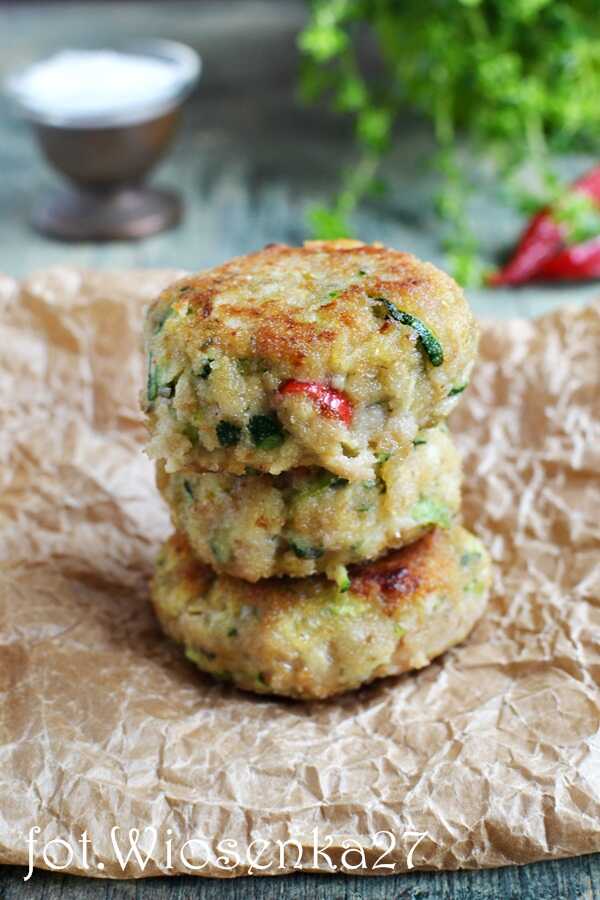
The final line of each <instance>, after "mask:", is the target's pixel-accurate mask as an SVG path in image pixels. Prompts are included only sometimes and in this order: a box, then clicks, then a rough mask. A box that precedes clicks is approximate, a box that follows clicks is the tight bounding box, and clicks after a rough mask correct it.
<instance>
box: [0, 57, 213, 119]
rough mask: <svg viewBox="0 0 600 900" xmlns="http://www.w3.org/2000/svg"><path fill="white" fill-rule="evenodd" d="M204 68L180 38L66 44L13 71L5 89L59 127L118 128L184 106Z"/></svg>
mask: <svg viewBox="0 0 600 900" xmlns="http://www.w3.org/2000/svg"><path fill="white" fill-rule="evenodd" d="M200 71H201V60H200V57H199V56H198V54H197V53H196V52H195V51H194V50H193V49H192V48H191V47H187V46H186V45H185V44H180V43H177V42H176V41H166V40H152V41H140V42H134V43H129V44H127V46H125V47H123V48H122V49H102V48H99V49H81V50H79V49H77V50H76V49H72V50H71V49H65V50H61V51H59V52H57V53H54V54H53V55H51V56H49V57H46V58H45V59H42V60H40V61H39V62H35V63H32V64H31V65H29V66H27V67H26V68H24V69H21V70H20V71H18V72H16V73H15V74H13V75H12V76H10V77H9V78H8V79H7V81H6V83H5V89H6V92H7V94H8V96H9V97H10V98H11V100H12V102H13V104H14V105H15V107H16V109H17V111H18V112H19V113H20V115H21V116H23V117H24V118H26V119H29V120H30V121H32V122H34V123H36V124H39V125H50V126H54V127H59V128H107V127H108V128H113V127H119V126H129V125H135V124H138V123H140V122H146V121H148V120H150V119H155V118H157V117H159V116H161V115H163V114H164V113H167V112H169V111H170V110H172V109H174V108H175V107H177V106H179V105H180V104H181V102H182V101H183V100H184V99H185V97H186V96H187V95H188V94H189V93H190V92H191V90H192V89H193V87H194V85H195V84H196V82H197V80H198V78H199V76H200Z"/></svg>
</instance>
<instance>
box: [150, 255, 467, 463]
mask: <svg viewBox="0 0 600 900" xmlns="http://www.w3.org/2000/svg"><path fill="white" fill-rule="evenodd" d="M477 339H478V329H477V325H476V322H475V319H474V317H473V315H472V314H471V311H470V309H469V306H468V304H467V301H466V299H465V297H464V295H463V293H462V291H461V289H460V288H459V287H458V285H457V284H456V283H455V282H454V281H453V280H452V278H450V277H449V276H448V275H446V274H444V273H443V272H441V271H439V270H438V269H436V268H435V266H433V265H431V264H429V263H425V262H421V261H420V260H418V259H416V258H415V257H414V256H411V255H410V254H407V253H400V252H398V251H396V250H389V249H386V248H385V247H382V246H381V245H377V244H376V245H365V244H362V243H360V242H359V241H330V242H318V241H315V242H309V243H307V244H305V245H304V246H303V247H299V248H294V247H286V246H282V245H273V246H268V247H266V248H265V249H264V250H261V251H260V252H258V253H253V254H250V255H248V256H243V257H239V258H237V259H233V260H231V261H230V262H228V263H225V264H224V265H222V266H218V267H217V268H214V269H210V270H208V271H206V272H202V273H200V274H199V275H195V276H191V277H188V278H184V279H183V280H181V281H178V282H177V283H176V284H174V285H172V286H171V287H169V288H168V289H167V290H166V291H164V292H163V294H162V295H161V296H160V297H159V298H158V299H157V300H156V301H155V302H154V303H153V304H152V305H151V307H150V309H149V312H148V315H147V320H146V332H145V340H146V349H147V353H148V384H147V390H146V393H145V397H144V401H143V405H144V408H145V410H146V412H147V414H148V423H149V429H150V434H151V439H150V443H149V446H148V452H149V454H150V456H151V457H152V458H154V459H158V460H163V461H164V463H165V468H166V471H167V472H176V471H219V472H224V471H227V472H230V473H232V474H237V475H243V474H246V472H247V467H251V468H252V469H255V470H259V471H261V472H267V473H270V474H273V475H276V474H279V473H281V472H284V471H287V470H289V469H293V468H297V467H300V466H318V467H321V468H324V469H327V470H328V471H330V472H332V473H334V474H336V475H339V476H341V477H343V478H347V479H349V480H352V481H364V480H366V479H369V478H375V477H376V471H375V469H376V466H377V463H378V459H379V458H380V457H381V454H392V453H403V454H404V455H406V454H408V452H409V451H410V448H411V447H412V441H413V440H414V439H415V437H416V435H417V433H418V432H419V431H420V430H421V429H423V428H426V427H429V426H432V425H435V424H436V423H437V422H439V421H441V420H442V419H443V418H445V417H446V416H447V415H448V413H449V412H450V411H451V409H452V408H453V407H454V405H455V404H456V402H457V400H458V398H459V396H460V393H461V392H462V391H463V390H464V388H465V386H466V385H467V383H468V380H469V376H470V372H471V368H472V366H473V363H474V359H475V355H476V349H477Z"/></svg>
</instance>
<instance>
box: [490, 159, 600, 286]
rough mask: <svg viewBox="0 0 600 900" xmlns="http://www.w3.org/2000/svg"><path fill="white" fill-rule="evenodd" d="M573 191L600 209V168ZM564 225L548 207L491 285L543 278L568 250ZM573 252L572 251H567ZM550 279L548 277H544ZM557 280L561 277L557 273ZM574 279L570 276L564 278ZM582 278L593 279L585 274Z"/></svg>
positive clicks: (588, 174)
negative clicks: (565, 247)
mask: <svg viewBox="0 0 600 900" xmlns="http://www.w3.org/2000/svg"><path fill="white" fill-rule="evenodd" d="M571 190H573V191H580V192H581V193H583V194H587V196H588V197H592V198H593V199H594V200H597V201H598V205H599V206H600V166H595V167H594V168H593V169H591V170H590V171H589V172H587V173H586V174H585V175H582V177H581V178H578V179H577V181H574V182H573V184H572V185H571ZM564 238H565V230H564V226H562V225H561V224H560V223H558V222H555V221H554V219H553V218H552V209H551V208H550V207H546V208H545V209H542V210H540V212H539V213H536V215H535V216H534V217H533V219H532V220H531V222H530V223H529V225H528V226H527V228H526V229H525V231H524V232H523V234H522V236H521V238H520V240H519V243H518V244H517V249H516V250H515V252H514V253H513V255H512V257H511V258H510V260H509V261H508V262H507V264H506V265H505V266H504V267H503V268H502V269H500V270H499V271H498V272H494V273H493V274H492V275H491V276H490V278H489V279H488V283H489V284H491V285H495V286H497V285H503V284H523V283H524V282H525V281H530V280H531V279H532V278H534V277H535V278H537V277H542V271H543V269H544V268H545V266H546V265H547V264H548V263H549V262H550V260H552V258H553V257H554V256H556V255H557V254H558V253H560V254H561V255H562V253H563V252H565V251H564V250H563V247H564ZM567 249H569V248H567ZM543 277H548V276H543ZM549 277H553V278H559V277H560V276H559V274H558V273H557V274H554V275H552V276H549ZM563 277H565V278H567V277H570V276H568V275H565V276H563ZM579 277H584V278H585V277H588V278H589V277H593V276H592V275H582V276H579Z"/></svg>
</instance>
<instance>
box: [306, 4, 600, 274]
mask: <svg viewBox="0 0 600 900" xmlns="http://www.w3.org/2000/svg"><path fill="white" fill-rule="evenodd" d="M365 35H367V36H368V38H369V40H370V41H371V42H372V46H373V47H374V49H375V53H376V54H377V64H378V65H377V66H375V67H374V68H375V70H376V71H377V72H378V75H377V77H373V76H372V75H371V74H370V70H371V69H373V67H369V68H368V69H367V67H365V66H364V65H362V63H363V59H362V58H361V50H362V48H363V46H364V39H365ZM599 40H600V17H599V16H598V15H597V8H596V6H595V4H593V3H582V2H578V3H569V2H567V0H555V2H551V0H518V2H517V0H516V2H514V3H507V2H506V0H485V2H483V0H462V2H453V3H449V2H447V3H441V4H440V3H439V2H431V0H425V2H423V0H403V2H402V3H398V2H394V0H312V2H311V3H310V11H309V15H308V18H307V22H306V25H305V27H304V29H303V31H302V32H301V34H300V36H299V39H298V43H299V46H300V50H301V51H302V54H303V65H302V69H301V88H302V94H303V97H304V99H305V100H306V101H307V102H316V101H318V100H322V99H323V98H326V99H327V101H328V102H329V103H330V105H331V107H332V108H333V109H334V110H335V111H336V112H337V113H341V114H342V115H346V116H348V117H351V119H352V120H353V122H354V125H355V140H356V143H357V145H358V147H359V149H360V151H361V155H362V161H361V159H360V157H359V160H358V162H355V163H354V165H353V166H349V167H348V169H347V171H346V173H345V175H344V174H343V175H342V184H341V188H340V190H339V192H338V195H337V197H336V198H335V199H334V202H333V203H332V205H331V206H330V207H325V208H323V207H319V208H317V209H316V210H313V211H312V214H311V219H312V225H313V228H314V230H315V231H316V232H317V234H316V236H318V237H321V238H327V237H344V236H350V235H351V234H352V229H351V228H350V227H349V223H348V218H349V216H351V215H352V213H353V212H354V209H355V207H356V206H357V204H358V203H359V202H360V201H361V200H362V199H363V197H364V196H365V194H366V193H367V191H368V190H369V189H370V188H371V186H372V182H373V177H374V174H375V170H376V165H377V164H378V163H379V161H380V160H381V159H382V158H383V157H384V156H385V155H386V154H387V153H388V151H389V149H390V148H391V147H393V146H394V145H395V143H396V142H395V141H394V140H393V135H394V127H395V126H396V125H397V123H398V122H399V121H401V117H402V116H403V115H406V113H407V111H408V112H413V113H414V112H416V113H417V114H420V115H424V116H425V117H426V118H427V119H429V120H430V121H431V125H432V130H433V132H434V134H435V140H436V143H437V148H438V152H437V154H436V157H434V159H433V161H434V164H436V168H437V169H438V172H439V173H440V174H441V182H442V184H441V190H440V194H439V197H438V212H439V215H440V218H441V224H442V225H443V228H444V231H445V241H444V242H445V244H446V248H447V251H448V254H449V257H450V260H451V261H452V263H453V266H454V271H455V273H456V275H457V277H459V279H460V280H462V281H463V283H464V282H466V281H468V280H471V281H475V280H476V279H479V278H480V277H481V275H482V274H483V273H482V271H481V269H482V267H481V265H480V261H479V260H478V257H477V251H478V237H477V234H475V233H474V229H473V228H472V227H470V226H471V225H472V222H471V216H470V209H469V205H470V200H471V198H472V185H473V184H474V183H476V182H475V179H474V178H473V176H472V174H471V172H470V167H469V165H465V163H464V161H463V159H462V156H461V153H462V151H463V148H464V149H466V151H467V153H469V154H470V157H471V158H472V157H473V154H477V156H479V157H481V158H482V160H486V161H488V162H489V161H490V160H491V161H492V162H493V163H495V164H496V166H497V168H498V170H499V175H500V176H501V177H500V178H499V179H498V180H499V181H501V182H502V183H503V186H504V187H506V186H507V182H508V183H510V182H509V179H511V178H515V177H516V176H520V177H521V178H523V177H525V178H527V179H528V181H530V182H531V181H533V182H534V183H535V182H537V181H539V179H540V176H542V177H544V176H545V175H547V173H548V170H549V168H550V160H551V158H552V157H551V153H552V152H553V151H559V152H571V153H572V152H576V151H578V150H586V149H588V150H592V152H593V151H594V149H596V148H597V147H598V143H599V135H600V104H598V103H597V100H596V98H597V95H598V90H599V89H600V66H599V65H598V46H599ZM367 72H369V74H366V73H367ZM424 73H428V75H429V77H424ZM459 135H460V136H461V138H462V140H461V141H460V142H459V140H458V136H459ZM373 160H375V163H376V165H375V170H374V169H373ZM524 162H525V163H529V165H528V167H527V169H523V166H522V164H523V163H524ZM361 167H362V169H363V170H364V171H365V176H364V177H362V178H357V174H356V172H357V170H359V171H360V170H361ZM532 169H533V170H534V171H533V175H534V178H533V179H532V178H531V172H532ZM517 199H518V198H508V200H509V202H510V203H511V205H512V206H515V205H516V204H515V200H517ZM547 202H548V197H545V198H544V199H543V200H541V201H540V204H539V205H542V206H543V205H545V203H547ZM442 237H444V235H442Z"/></svg>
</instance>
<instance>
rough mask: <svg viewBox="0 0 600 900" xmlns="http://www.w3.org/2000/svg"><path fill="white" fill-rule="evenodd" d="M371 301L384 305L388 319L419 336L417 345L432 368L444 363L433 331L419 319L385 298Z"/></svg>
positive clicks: (376, 298) (374, 298)
mask: <svg viewBox="0 0 600 900" xmlns="http://www.w3.org/2000/svg"><path fill="white" fill-rule="evenodd" d="M373 300H374V301H375V303H382V304H383V305H384V307H385V310H386V312H387V315H388V316H389V318H390V319H394V321H395V322H400V324H401V325H408V327H409V328H412V329H413V331H416V333H417V334H418V336H419V343H420V345H421V347H422V348H423V350H424V351H425V353H426V355H427V358H428V360H429V362H430V363H431V365H432V366H441V365H442V363H443V362H444V351H443V349H442V345H441V344H440V342H439V341H438V339H437V338H436V336H435V335H434V333H433V331H431V330H430V329H429V328H428V327H427V325H425V323H424V322H422V321H421V319H417V317H416V316H413V315H411V313H407V312H404V310H402V309H398V307H397V306H396V305H395V304H394V303H392V301H391V300H387V299H386V298H385V297H373Z"/></svg>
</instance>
